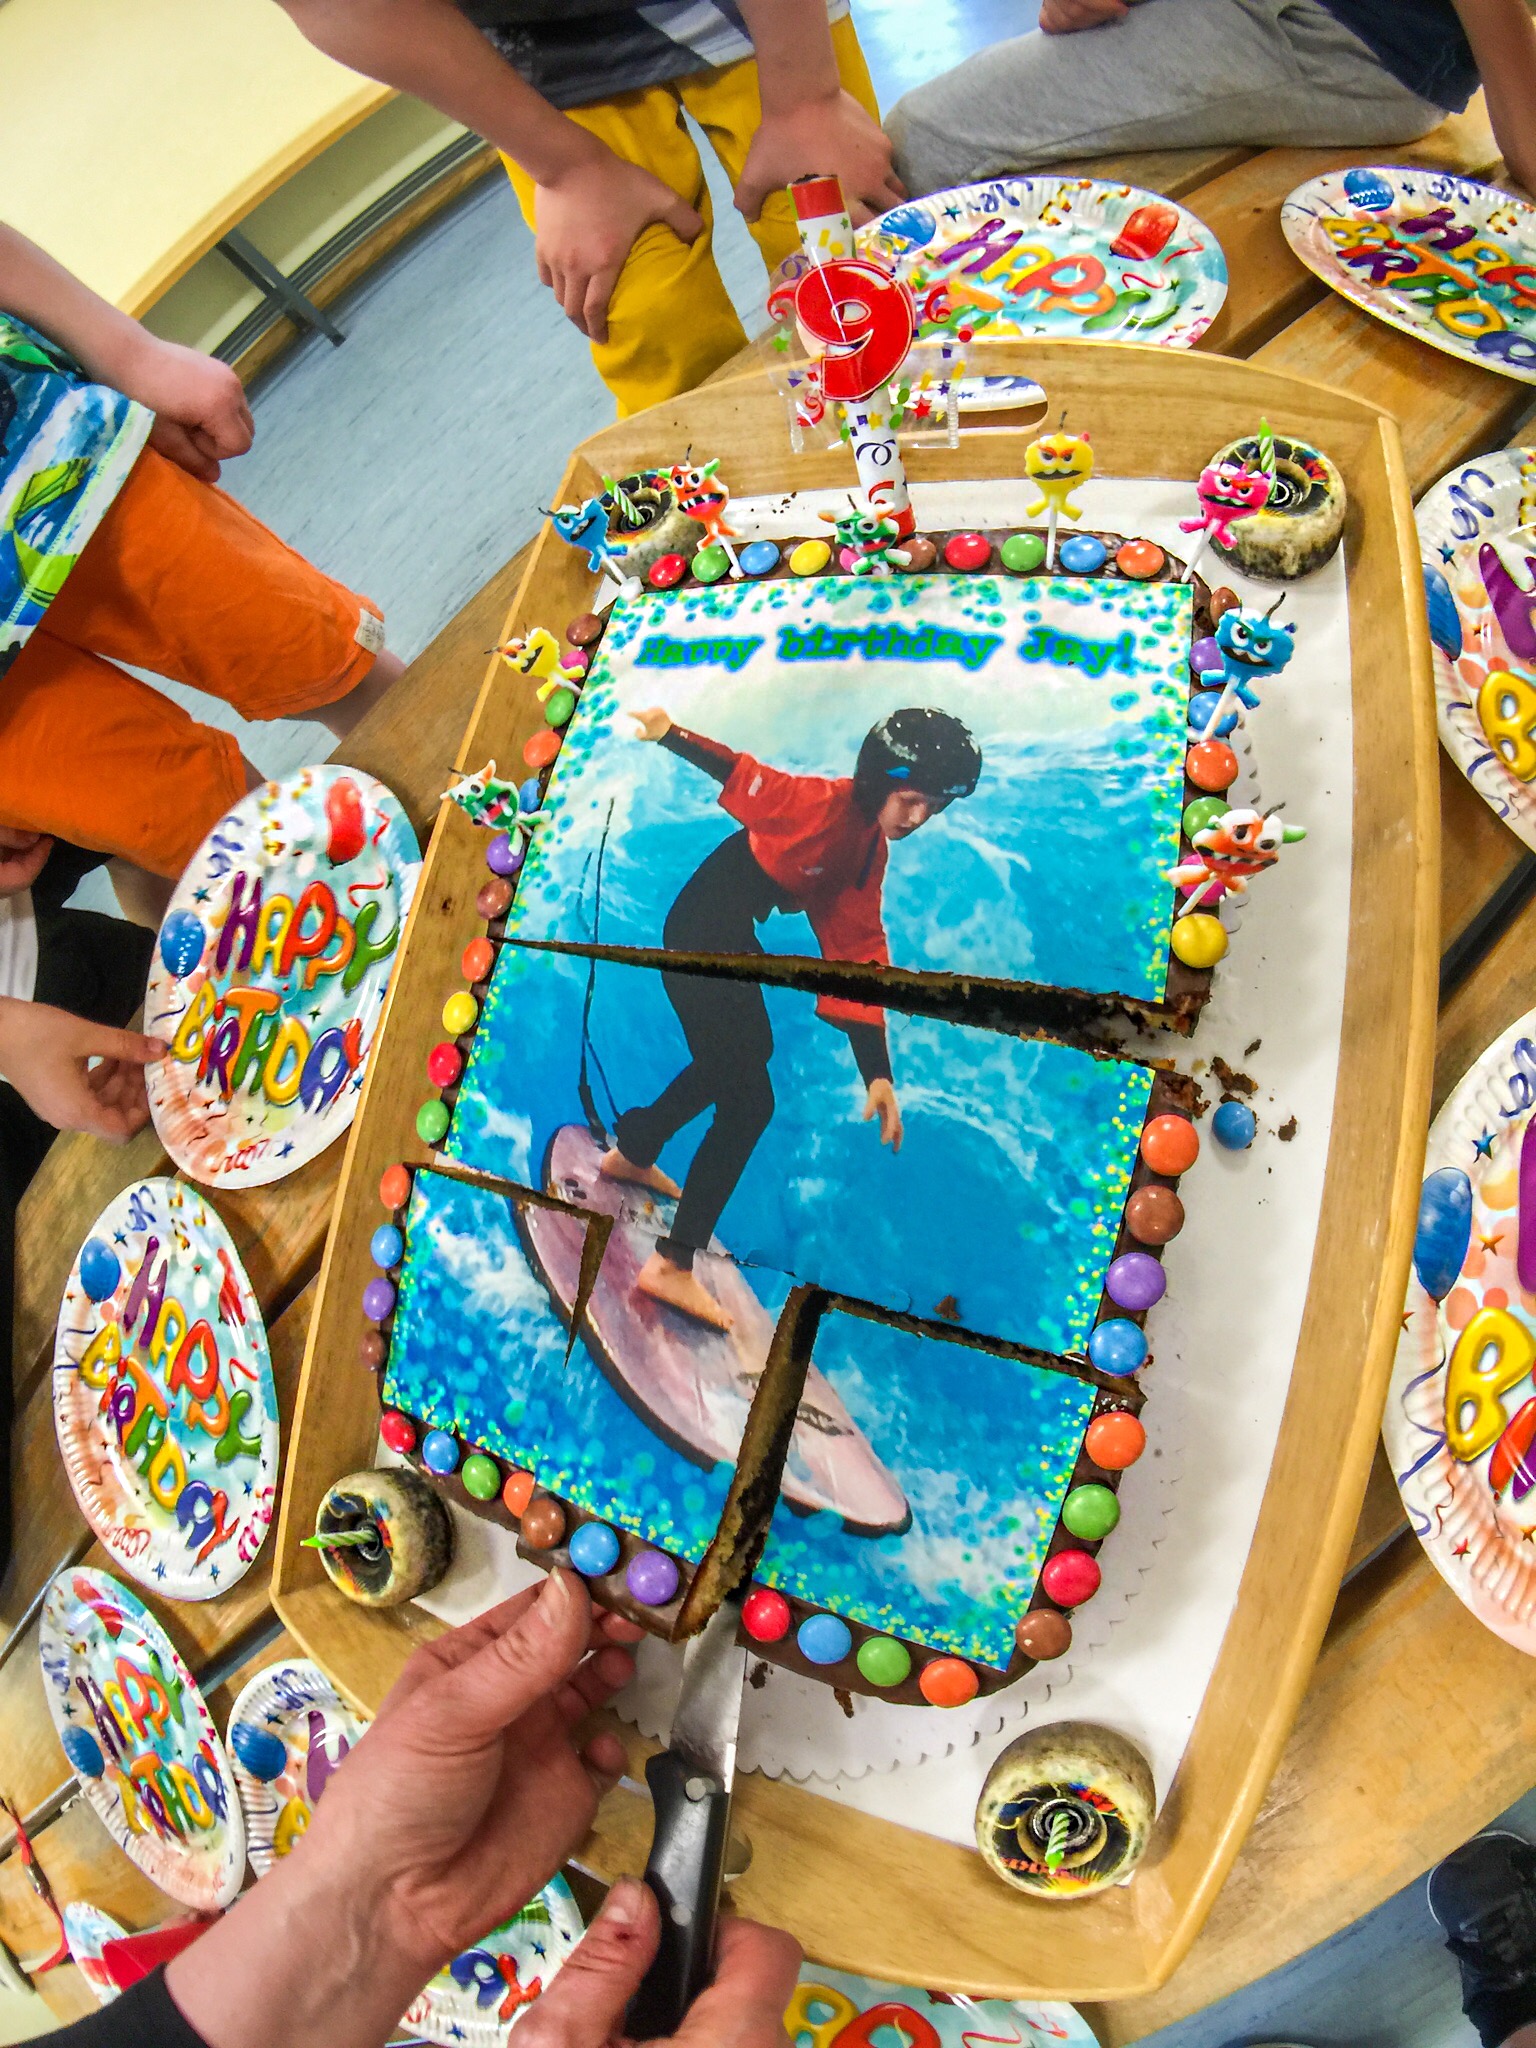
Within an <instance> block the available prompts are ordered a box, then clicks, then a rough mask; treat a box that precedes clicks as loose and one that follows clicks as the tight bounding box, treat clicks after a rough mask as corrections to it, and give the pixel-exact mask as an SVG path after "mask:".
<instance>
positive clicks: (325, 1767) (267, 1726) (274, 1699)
mask: <svg viewBox="0 0 1536 2048" xmlns="http://www.w3.org/2000/svg"><path fill="white" fill-rule="evenodd" d="M367 1727H368V1722H367V1720H366V1719H365V1718H364V1716H363V1715H361V1714H354V1713H353V1711H352V1709H351V1708H350V1707H349V1706H348V1705H347V1704H346V1702H345V1701H344V1700H343V1699H342V1697H341V1695H340V1693H338V1692H337V1690H336V1688H335V1686H334V1685H332V1683H331V1681H330V1680H329V1679H328V1678H327V1677H326V1675H325V1673H324V1672H323V1671H322V1670H321V1669H320V1667H319V1665H318V1664H312V1663H311V1662H310V1661H309V1659H308V1658H307V1657H289V1658H285V1659H284V1661H283V1662H282V1663H281V1664H269V1665H268V1666H267V1668H266V1670H265V1671H259V1672H258V1673H257V1674H256V1676H255V1677H254V1678H253V1679H252V1680H251V1681H250V1682H249V1684H248V1685H246V1686H245V1688H244V1689H243V1690H242V1692H241V1694H240V1697H239V1698H238V1699H237V1700H236V1701H235V1704H234V1706H233V1707H232V1708H231V1709H230V1715H229V1727H228V1730H227V1731H226V1741H225V1746H226V1748H227V1749H228V1750H229V1756H230V1762H231V1763H232V1764H233V1766H234V1772H235V1783H236V1785H238V1786H239V1788H240V1804H241V1806H242V1808H243V1809H244V1811H245V1845H246V1850H247V1853H248V1854H249V1856H250V1859H251V1868H252V1870H254V1871H255V1873H256V1875H257V1876H258V1877H265V1876H266V1874H267V1872H268V1871H269V1870H270V1869H271V1868H272V1866H273V1864H274V1863H275V1862H276V1861H277V1860H278V1858H279V1857H280V1856H286V1855H287V1854H288V1851H289V1850H290V1849H291V1848H292V1847H293V1845H294V1843H295V1842H296V1841H297V1840H298V1839H299V1837H300V1836H301V1835H302V1834H303V1833H304V1830H305V1829H306V1828H307V1827H308V1826H309V1821H310V1815H311V1814H312V1813H313V1812H314V1810H315V1805H316V1802H317V1801H318V1800H319V1798H320V1795H321V1793H322V1792H323V1791H324V1790H325V1788H326V1785H327V1783H328V1782H329V1780H330V1777H331V1774H332V1773H333V1772H334V1771H335V1770H336V1769H337V1767H338V1766H339V1765H340V1764H341V1763H342V1762H343V1761H344V1759H345V1758H346V1757H348V1756H350V1754H351V1753H352V1751H353V1749H354V1748H355V1747H356V1746H357V1744H358V1743H359V1742H360V1741H361V1740H362V1737H363V1733H364V1731H365V1730H366V1728H367Z"/></svg>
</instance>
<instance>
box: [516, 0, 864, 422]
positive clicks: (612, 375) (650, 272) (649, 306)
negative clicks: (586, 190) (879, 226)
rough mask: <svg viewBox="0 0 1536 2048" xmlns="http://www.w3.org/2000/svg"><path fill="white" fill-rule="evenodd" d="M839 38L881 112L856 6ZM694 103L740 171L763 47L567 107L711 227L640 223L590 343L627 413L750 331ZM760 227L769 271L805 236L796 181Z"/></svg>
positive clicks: (836, 25)
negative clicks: (718, 253) (694, 233)
mask: <svg viewBox="0 0 1536 2048" xmlns="http://www.w3.org/2000/svg"><path fill="white" fill-rule="evenodd" d="M832 42H833V47H834V49H835V50H836V53H837V67H838V71H839V73H840V74H841V77H842V81H843V87H844V89H845V91H847V92H850V93H852V94H853V96H854V98H855V99H857V100H858V101H859V102H860V103H861V104H862V105H863V106H865V107H867V108H868V109H869V111H870V113H871V114H872V115H874V117H875V119H876V120H878V119H879V117H880V116H879V108H878V107H877V105H876V103H875V91H874V87H873V85H872V84H871V83H870V77H869V67H868V66H867V65H866V64H865V62H864V52H863V51H862V50H861V49H860V48H859V39H858V36H857V34H856V32H855V30H854V26H853V19H852V17H851V16H850V15H845V16H844V17H843V18H842V20H840V21H835V22H833V24H832ZM685 109H686V111H687V112H688V113H690V114H691V115H692V116H693V118H694V120H695V121H697V123H698V124H699V126H700V127H701V128H702V129H703V131H704V133H705V135H706V136H707V137H708V138H709V143H710V147H711V148H712V149H713V150H714V152H715V155H716V156H717V157H718V158H719V159H720V162H721V163H722V165H723V166H724V167H725V170H726V173H727V175H728V176H729V177H730V179H731V181H732V183H734V182H735V181H736V179H738V178H739V177H740V176H741V173H742V169H743V167H744V165H745V164H746V160H747V150H748V148H749V147H750V145H751V142H752V137H753V136H754V135H755V134H756V133H757V128H758V123H759V122H760V121H761V119H762V106H761V102H760V101H759V98H758V89H757V62H756V59H755V58H752V57H743V58H742V59H741V61H740V62H739V63H737V64H724V65H721V66H720V67H719V68H718V69H717V70H712V71H695V72H690V73H689V74H687V75H686V76H684V77H682V78H673V79H668V80H667V82H666V83H665V84H663V85H649V86H642V87H641V88H640V89H639V90H638V91H636V92H624V93H618V94H616V95H615V96H614V98H612V99H611V100H598V101H595V102H594V103H593V104H592V105H591V106H589V107H573V108H572V109H571V110H570V118H571V119H572V120H573V121H578V122H580V124H581V126H582V127H583V128H585V129H587V130H589V131H590V132H591V133H592V134H593V135H595V136H597V137H598V139H599V140H600V141H602V142H605V143H606V144H607V145H608V147H609V148H610V149H611V150H612V151H613V153H614V155H615V156H621V157H624V158H625V159H626V160H627V161H628V162H630V163H632V164H639V165H640V166H642V168H644V169H645V170H648V171H651V172H653V173H654V174H655V176H656V177H658V178H660V179H662V180H663V182H664V183H666V184H668V185H670V186H671V187H672V190H673V191H674V192H676V193H677V194H678V196H679V197H680V198H683V199H686V200H687V201H688V204H689V205H690V206H692V207H694V208H695V209H696V210H697V211H698V212H699V213H701V214H702V215H703V217H704V232H703V234H701V235H700V236H699V238H698V240H697V241H696V242H693V243H691V244H690V243H687V242H684V241H682V240H681V239H680V238H679V237H678V236H677V235H675V234H674V233H673V232H672V230H671V228H669V227H664V226H663V225H662V224H661V223H660V222H659V221H652V222H651V224H650V226H649V227H647V228H644V229H642V231H641V233H640V235H639V237H638V239H637V240H636V242H635V245H634V247H633V248H632V249H631V250H630V252H629V258H628V261H627V262H626V263H625V265H624V268H623V270H622V271H621V272H620V273H619V281H618V283H617V285H616V286H615V287H614V293H613V299H612V301H611V303H610V305H609V308H608V339H607V340H606V341H605V342H601V343H599V342H594V343H593V344H592V360H593V362H594V363H595V364H596V366H597V372H598V375H599V376H600V377H601V378H602V380H603V382H604V383H605V384H606V385H607V386H608V389H609V390H610V391H611V392H612V393H613V395H614V397H615V399H616V400H617V401H618V408H619V417H620V418H621V419H622V418H624V417H625V416H626V415H628V414H629V413H632V412H639V411H640V410H641V409H642V408H643V407H644V406H647V405H656V404H659V403H660V401H661V400H662V399H664V398H675V397H676V396H677V394H678V393H679V392H680V391H691V390H692V389H693V387H694V386H695V385H696V384H701V383H702V382H703V381H704V379H705V378H706V377H707V376H708V375H709V374H710V372H711V371H712V370H717V369H719V367H720V365H721V364H722V363H723V362H725V361H726V360H727V358H728V357H730V356H733V355H734V354H735V353H736V351H737V350H738V349H739V348H743V347H744V346H745V345H746V339H747V337H746V333H745V331H744V330H743V328H742V324H741V322H740V320H739V319H738V318H737V317H736V310H735V308H734V307H733V306H732V304H731V301H730V299H729V297H728V296H727V293H726V289H725V285H724V283H723V282H722V281H721V277H720V272H719V271H718V270H717V269H716V267H715V258H714V251H713V248H712V237H713V231H714V216H713V210H712V208H711V205H710V198H709V188H708V187H707V186H706V184H705V182H704V166H703V164H702V163H701V162H700V161H699V152H698V150H697V149H696V148H695V146H694V142H693V138H692V136H691V135H690V134H689V133H688V130H687V128H686V127H685V126H684V123H683V114H684V110H685ZM503 162H505V163H506V166H507V173H508V175H509V176H510V178H511V180H512V188H513V190H514V191H515V192H516V194H517V201H518V204H519V206H520V207H521V208H522V210H523V219H524V220H525V221H527V223H528V225H529V227H530V228H532V227H533V226H534V210H533V202H534V184H533V180H532V179H531V178H530V177H528V175H527V174H526V172H524V171H522V170H520V169H519V168H518V166H517V165H516V164H514V163H513V162H511V161H510V159H507V158H503ZM751 233H752V239H753V240H754V241H755V242H756V243H757V246H758V248H759V249H760V250H761V251H762V257H763V261H764V263H765V264H766V265H767V266H768V269H769V271H770V273H771V272H772V271H773V270H775V269H776V268H777V266H778V265H779V264H780V263H782V262H783V260H784V258H785V257H786V256H788V255H789V254H790V253H791V251H792V250H794V249H796V248H798V247H799V244H800V237H799V233H798V231H797V229H796V226H795V211H794V206H793V203H792V202H791V200H790V197H789V194H788V193H787V192H774V193H771V194H770V195H769V197H768V199H767V201H766V202H765V204H764V206H763V211H762V217H761V219H759V220H757V221H755V222H753V223H751Z"/></svg>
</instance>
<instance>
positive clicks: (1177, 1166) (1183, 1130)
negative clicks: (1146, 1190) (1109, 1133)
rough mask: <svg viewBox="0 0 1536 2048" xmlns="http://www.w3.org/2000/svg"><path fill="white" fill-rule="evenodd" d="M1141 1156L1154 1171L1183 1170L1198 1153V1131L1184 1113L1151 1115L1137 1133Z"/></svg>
mask: <svg viewBox="0 0 1536 2048" xmlns="http://www.w3.org/2000/svg"><path fill="white" fill-rule="evenodd" d="M1141 1156H1142V1158H1143V1159H1145V1161H1146V1162H1147V1164H1148V1166H1150V1167H1151V1169H1152V1171H1153V1172H1154V1173H1166V1174H1169V1175H1173V1174H1176V1173H1187V1172H1188V1171H1189V1169H1190V1168H1191V1167H1192V1166H1193V1165H1194V1163H1195V1161H1196V1160H1197V1159H1198V1158H1199V1157H1200V1133H1199V1132H1198V1131H1197V1130H1196V1129H1195V1127H1194V1125H1193V1124H1192V1123H1191V1122H1190V1120H1189V1118H1188V1117H1187V1116H1155V1117H1153V1119H1152V1121H1151V1122H1150V1123H1149V1124H1148V1125H1147V1127H1146V1129H1145V1130H1144V1131H1143V1132H1142V1134H1141Z"/></svg>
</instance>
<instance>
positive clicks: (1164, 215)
mask: <svg viewBox="0 0 1536 2048" xmlns="http://www.w3.org/2000/svg"><path fill="white" fill-rule="evenodd" d="M858 242H859V251H860V254H861V255H865V256H874V257H876V258H877V259H878V260H880V261H882V262H884V263H886V264H889V265H890V266H892V267H893V268H894V269H895V271H896V273H897V275H898V276H899V277H901V278H903V279H904V280H905V282H906V283H907V284H909V285H910V286H911V287H912V288H913V290H914V291H916V292H919V293H921V292H922V291H924V290H926V289H927V288H928V287H930V286H932V285H935V284H939V283H943V284H947V285H948V287H949V298H950V302H951V304H952V305H954V306H955V307H956V308H957V309H959V310H960V311H961V312H963V314H964V315H965V317H966V321H967V324H968V326H969V327H970V329H971V331H972V332H973V333H974V334H975V335H976V336H977V337H978V338H979V339H987V338H990V339H993V340H1003V341H1011V340H1014V339H1016V338H1018V337H1020V336H1025V337H1032V336H1035V335H1052V336H1055V337H1057V338H1061V337H1066V338H1069V339H1076V340H1090V341H1093V340H1097V341H1142V342H1154V343H1157V344H1158V345H1159V346H1160V347H1163V348H1192V347H1193V346H1194V344H1195V343H1196V342H1197V341H1198V340H1199V338H1200V336H1201V335H1202V334H1204V332H1205V330H1206V328H1207V327H1209V326H1210V324H1211V322H1212V320H1214V319H1215V317H1216V314H1217V312H1218V311H1219V310H1220V307H1221V302H1222V300H1223V299H1224V298H1225V297H1226V295H1227V259H1226V257H1225V256H1224V255H1223V254H1222V250H1221V244H1220V243H1219V242H1218V241H1217V240H1216V237H1215V236H1214V235H1213V234H1212V233H1211V231H1210V229H1209V228H1208V227H1206V225H1205V223H1204V222H1203V221H1199V220H1197V219H1196V218H1195V216H1194V215H1193V214H1192V213H1190V212H1188V211H1187V210H1186V209H1185V208H1184V207H1182V206H1179V205H1176V204H1175V203H1174V201H1172V200H1170V199H1163V198H1161V197H1159V195H1158V194H1157V193H1156V192H1143V191H1141V190H1140V188H1139V187H1137V186H1135V185H1107V184H1105V183H1103V182H1102V181H1101V180H1099V179H1097V178H1063V177H1062V176H1061V175H1060V173H1059V172H1057V173H1051V172H1046V173H1043V174H1041V175H1039V176H1037V177H1016V178H994V179H992V180H990V181H989V182H988V183H986V184H984V185H961V186H959V187H958V188H956V189H955V190H954V191H951V192H934V193H931V194H930V195H929V197H928V198H926V199H912V200H908V201H906V202H904V203H903V204H902V205H900V206H897V207H894V208H893V209H892V210H891V212H889V213H884V214H881V216H880V218H879V219H878V220H875V221H871V222H870V224H869V225H868V227H864V228H861V229H860V230H859V236H858ZM967 382H969V380H967ZM974 402H975V399H974V395H967V394H963V395H962V403H964V404H966V405H970V404H973V403H974ZM988 402H994V401H988ZM995 402H1000V403H1009V404H1019V403H1021V402H1024V401H1021V400H1020V399H1019V398H1018V397H1013V398H1010V399H1007V400H1003V401H995Z"/></svg>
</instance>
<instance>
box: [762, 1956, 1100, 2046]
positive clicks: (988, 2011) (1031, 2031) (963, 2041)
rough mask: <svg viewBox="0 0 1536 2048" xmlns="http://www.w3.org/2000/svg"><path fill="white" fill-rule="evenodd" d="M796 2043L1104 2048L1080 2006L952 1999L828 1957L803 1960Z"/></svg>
mask: <svg viewBox="0 0 1536 2048" xmlns="http://www.w3.org/2000/svg"><path fill="white" fill-rule="evenodd" d="M784 2031H785V2033H786V2034H787V2035H788V2036H789V2038H790V2041H791V2042H792V2043H794V2044H795V2048H810V2044H814V2048H869V2044H870V2043H871V2042H873V2043H878V2044H883V2043H884V2042H887V2041H890V2042H896V2041H898V2040H900V2041H903V2042H905V2043H906V2044H907V2048H981V2044H982V2043H983V2042H994V2041H995V2042H998V2043H1000V2044H1002V2048H1098V2042H1097V2037H1096V2036H1095V2034H1094V2032H1093V2030H1092V2028H1091V2027H1090V2026H1089V2025H1088V2023H1087V2021H1086V2020H1085V2019H1084V2018H1083V2016H1082V2014H1081V2013H1080V2012H1079V2011H1078V2010H1077V2008H1076V2006H1073V2005H1062V2004H1055V2003H1052V2004H1046V2005H1041V2004H1031V2003H1028V2002H1026V2001H1024V2000H1022V1999H1020V2000H1017V2001H1015V2000H1012V1999H1002V1998H950V1997H948V1996H947V1995H945V1994H944V1993H942V1992H934V1991H919V1990H918V1989H917V1988H916V1987H915V1986H914V1985H911V1984H882V1983H881V1982H880V1981H879V1980H878V1978H875V1977H855V1976H852V1975H850V1974H849V1972H848V1971H846V1970H829V1969H827V1968H826V1967H825V1965H823V1964H821V1963H803V1964H802V1965H801V1967H800V1982H799V1984H798V1986H797V1987H796V1990H795V1995H794V1997H793V1998H792V1999H791V2000H790V2004H789V2010H788V2011H787V2012H786V2013H785V2015H784Z"/></svg>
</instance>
